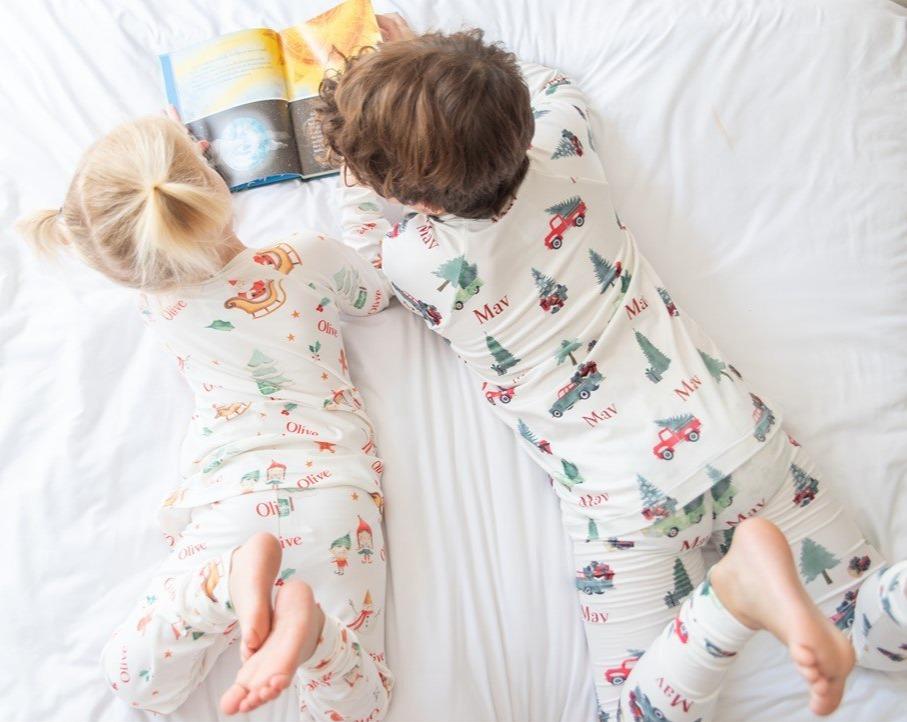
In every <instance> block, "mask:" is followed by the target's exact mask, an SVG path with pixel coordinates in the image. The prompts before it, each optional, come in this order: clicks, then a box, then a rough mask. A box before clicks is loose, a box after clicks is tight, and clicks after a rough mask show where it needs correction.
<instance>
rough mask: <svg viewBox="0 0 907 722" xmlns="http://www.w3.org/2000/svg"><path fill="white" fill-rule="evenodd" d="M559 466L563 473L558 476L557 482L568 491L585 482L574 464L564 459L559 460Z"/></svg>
mask: <svg viewBox="0 0 907 722" xmlns="http://www.w3.org/2000/svg"><path fill="white" fill-rule="evenodd" d="M561 466H562V467H563V468H564V473H563V474H558V475H557V477H558V478H557V480H558V481H559V482H560V483H561V484H563V485H564V486H566V487H567V488H568V489H572V488H573V487H574V486H576V485H577V484H582V483H583V482H584V481H585V479H584V478H583V475H582V474H580V473H579V469H577V468H576V464H573V463H571V462H569V461H567V460H566V459H561Z"/></svg>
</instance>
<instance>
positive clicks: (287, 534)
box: [103, 234, 392, 720]
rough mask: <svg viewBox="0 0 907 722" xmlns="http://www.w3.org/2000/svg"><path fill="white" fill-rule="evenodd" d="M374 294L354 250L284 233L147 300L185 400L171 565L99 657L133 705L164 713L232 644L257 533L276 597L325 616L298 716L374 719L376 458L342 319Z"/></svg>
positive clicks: (380, 610) (379, 645)
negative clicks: (234, 583) (272, 557)
mask: <svg viewBox="0 0 907 722" xmlns="http://www.w3.org/2000/svg"><path fill="white" fill-rule="evenodd" d="M388 297H389V290H388V288H387V286H386V283H385V282H384V281H383V279H382V278H381V277H380V276H379V274H378V273H376V271H375V270H374V269H373V268H372V267H371V266H370V265H369V264H368V263H366V262H364V261H363V260H362V259H361V258H360V257H358V256H357V255H356V254H355V253H353V252H352V251H351V250H349V249H347V248H346V247H344V246H342V245H340V244H338V243H336V242H335V241H332V240H331V239H327V238H325V237H323V236H316V235H314V234H307V235H301V234H297V235H294V236H293V237H291V238H289V239H287V240H286V241H281V242H279V243H277V244H276V245H274V246H273V247H271V248H267V249H262V250H253V249H247V250H245V251H243V252H241V253H240V254H239V255H237V256H236V257H235V258H234V259H233V260H231V261H230V262H229V263H228V264H227V266H226V267H224V269H223V270H222V271H221V272H220V273H219V274H218V275H217V276H215V277H214V278H212V279H210V280H209V281H207V282H206V283H204V284H202V285H200V286H196V287H193V288H191V289H188V290H186V289H184V290H182V291H181V292H180V293H179V295H178V296H173V295H161V296H154V297H151V296H149V297H147V298H146V303H145V306H144V308H143V314H144V316H145V318H146V320H147V321H148V322H149V323H150V324H151V325H152V326H153V327H154V329H155V331H156V332H157V333H158V334H159V335H160V336H161V337H162V338H163V340H164V342H165V344H166V345H167V347H168V348H169V349H170V350H171V351H172V352H173V353H174V354H175V355H176V358H177V361H178V363H179V367H180V369H181V370H182V372H183V374H184V376H185V378H186V380H187V382H188V383H189V385H190V386H191V388H192V390H193V392H194V395H195V400H196V406H195V413H194V414H193V416H192V420H191V424H190V428H189V432H188V435H187V437H186V439H185V442H184V445H183V463H182V481H181V483H180V484H179V486H178V487H177V488H176V489H175V490H173V491H172V492H171V493H170V494H169V495H168V496H167V498H166V500H165V501H164V504H163V507H162V510H161V523H162V526H163V529H164V531H165V534H166V535H167V539H168V540H169V542H170V545H171V547H172V549H171V552H170V555H169V557H168V559H167V560H166V561H165V562H164V564H163V565H162V566H161V567H160V569H158V570H157V571H156V572H155V573H154V574H153V575H152V580H151V584H150V586H149V587H148V588H147V589H146V591H145V592H144V594H143V595H142V597H141V600H140V602H139V604H138V606H137V607H136V608H135V610H134V611H133V612H132V613H131V614H130V615H129V616H128V617H127V619H126V621H125V622H124V623H123V624H121V625H120V627H119V628H118V629H117V631H116V632H115V633H114V635H113V637H112V639H111V640H110V641H109V642H108V644H107V646H106V647H105V650H104V653H103V667H104V670H105V673H106V675H107V678H108V681H109V683H110V685H111V687H112V688H113V690H114V691H115V693H116V694H117V695H119V696H120V697H122V698H123V699H125V700H127V701H128V702H129V703H131V704H132V705H133V706H136V707H140V708H142V709H148V710H153V711H156V712H164V713H166V712H170V711H172V710H174V709H176V708H177V707H178V706H179V705H180V704H181V703H182V702H183V701H184V700H185V699H186V697H187V696H188V695H189V694H190V693H191V692H192V691H193V690H194V689H195V688H196V687H197V686H198V684H199V683H200V682H201V681H202V680H203V679H204V677H205V675H206V674H207V673H208V671H209V670H210V669H211V666H212V665H213V663H214V662H215V661H216V659H217V658H218V656H219V655H220V654H221V653H222V652H224V650H226V649H227V648H228V647H230V646H231V645H232V644H233V643H234V642H235V641H236V640H237V639H238V637H239V631H240V630H239V629H238V627H237V623H236V614H235V612H234V609H233V607H232V605H231V601H230V594H229V589H228V580H229V575H230V564H231V558H232V554H233V551H234V550H235V549H236V548H237V547H238V546H239V545H241V544H242V543H243V542H244V541H245V540H246V539H248V538H249V537H251V536H252V535H254V534H256V533H258V532H269V533H271V534H273V535H274V536H275V537H276V538H277V539H278V540H279V542H280V546H281V548H282V552H283V555H282V564H281V570H280V573H279V576H278V579H277V582H276V585H277V586H279V585H281V584H284V583H286V582H287V581H289V580H294V579H301V580H303V581H305V582H306V583H307V584H309V585H310V586H311V587H312V589H313V590H314V592H315V596H316V598H317V599H318V602H319V604H320V605H321V608H322V610H323V611H324V613H325V616H326V621H325V625H324V632H323V635H322V638H321V639H320V641H319V643H318V646H317V648H316V650H315V652H314V654H313V655H312V656H311V658H310V659H309V660H308V661H306V662H304V663H303V664H302V665H301V666H300V668H299V670H298V672H297V675H296V681H297V687H298V690H299V694H300V700H301V704H302V718H303V719H313V720H323V719H330V720H365V719H368V720H378V719H381V718H383V716H384V714H385V712H386V710H387V704H388V699H389V694H390V689H391V686H392V678H391V675H390V672H389V671H388V668H387V666H386V664H385V660H384V616H385V615H384V595H385V573H386V564H385V562H386V552H385V545H384V536H383V531H382V525H381V517H382V505H383V499H382V496H381V488H380V478H381V471H382V462H381V460H380V458H379V457H378V456H377V455H376V448H375V444H374V433H373V429H372V425H371V423H370V421H369V419H368V416H367V415H366V413H365V410H364V409H363V405H362V401H361V399H360V397H359V393H358V391H357V389H356V387H355V386H354V385H353V383H352V381H351V379H350V376H349V369H348V365H347V360H346V353H345V350H344V347H343V340H342V338H341V335H340V313H341V312H344V313H348V314H355V315H367V314H370V313H375V312H377V311H379V310H381V309H382V308H384V306H385V305H386V304H387V300H388Z"/></svg>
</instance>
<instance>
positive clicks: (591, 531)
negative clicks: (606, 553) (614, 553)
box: [586, 519, 599, 542]
mask: <svg viewBox="0 0 907 722" xmlns="http://www.w3.org/2000/svg"><path fill="white" fill-rule="evenodd" d="M598 538H599V537H598V524H596V523H595V519H589V526H588V527H587V529H586V541H587V542H591V541H598Z"/></svg>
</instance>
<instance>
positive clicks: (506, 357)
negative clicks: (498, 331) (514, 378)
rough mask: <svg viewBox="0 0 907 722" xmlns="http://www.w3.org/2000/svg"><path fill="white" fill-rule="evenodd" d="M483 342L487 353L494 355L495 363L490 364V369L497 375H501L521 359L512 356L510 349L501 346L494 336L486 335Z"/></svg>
mask: <svg viewBox="0 0 907 722" xmlns="http://www.w3.org/2000/svg"><path fill="white" fill-rule="evenodd" d="M485 344H486V345H487V346H488V351H489V353H490V354H491V355H492V356H494V360H495V363H493V364H491V370H492V371H494V372H495V373H496V374H497V375H498V376H503V375H504V374H506V373H507V371H508V370H509V369H511V368H513V367H514V366H516V365H517V364H518V363H519V362H520V360H521V359H519V358H516V357H514V355H513V354H512V353H510V351H508V350H507V349H506V348H504V347H503V346H501V344H500V343H499V342H498V340H497V339H496V338H495V337H494V336H486V337H485Z"/></svg>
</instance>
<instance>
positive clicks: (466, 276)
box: [435, 256, 478, 291]
mask: <svg viewBox="0 0 907 722" xmlns="http://www.w3.org/2000/svg"><path fill="white" fill-rule="evenodd" d="M435 275H436V276H437V277H438V278H441V279H444V283H442V284H441V285H440V286H438V291H443V290H444V289H445V288H447V284H448V283H452V284H454V285H455V286H457V287H458V288H466V287H467V286H469V285H470V284H471V283H473V282H475V280H476V279H477V278H478V267H477V266H476V264H475V263H472V264H470V263H469V261H467V260H466V256H457V257H456V258H451V259H450V260H449V261H445V262H444V263H442V264H441V265H440V266H439V267H438V270H437V271H435Z"/></svg>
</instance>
